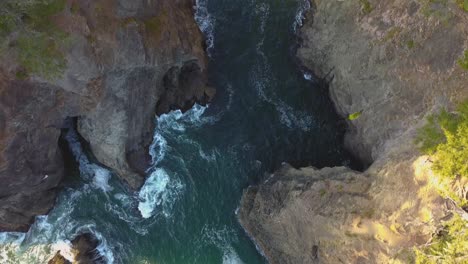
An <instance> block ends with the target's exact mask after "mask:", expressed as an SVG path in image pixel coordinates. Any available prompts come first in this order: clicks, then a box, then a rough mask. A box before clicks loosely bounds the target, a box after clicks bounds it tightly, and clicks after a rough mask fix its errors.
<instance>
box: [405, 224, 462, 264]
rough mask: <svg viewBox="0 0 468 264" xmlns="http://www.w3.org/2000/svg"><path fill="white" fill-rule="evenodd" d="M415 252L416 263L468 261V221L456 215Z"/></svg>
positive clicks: (435, 263) (434, 263)
mask: <svg viewBox="0 0 468 264" xmlns="http://www.w3.org/2000/svg"><path fill="white" fill-rule="evenodd" d="M414 253H415V263H416V264H439V263H441V264H442V263H447V264H450V263H454V264H455V263H460V264H461V263H468V223H467V222H466V221H465V220H463V219H462V218H461V217H460V216H458V215H454V217H453V218H452V219H451V220H450V221H448V222H446V223H445V225H444V227H443V229H442V230H441V231H440V232H439V233H437V234H434V236H433V238H432V242H431V243H429V245H427V246H424V247H422V248H415V249H414Z"/></svg>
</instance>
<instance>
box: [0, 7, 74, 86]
mask: <svg viewBox="0 0 468 264" xmlns="http://www.w3.org/2000/svg"><path fill="white" fill-rule="evenodd" d="M65 7H66V0H35V1H27V0H19V1H18V0H15V1H14V0H3V1H2V2H1V3H0V10H1V11H0V14H1V18H0V35H1V36H3V37H2V40H3V42H4V43H1V44H2V46H9V45H10V46H11V48H8V49H2V53H3V52H12V51H14V52H15V53H16V54H18V55H17V56H18V62H19V63H20V66H22V68H24V70H25V71H24V72H23V71H22V72H21V73H17V76H16V77H17V78H18V79H24V78H27V76H29V75H30V74H36V75H38V76H42V77H44V78H46V79H55V78H57V77H60V75H61V74H62V73H63V71H64V68H65V67H66V60H65V55H64V54H63V52H61V50H62V49H63V46H64V45H66V44H67V41H66V40H67V35H66V34H65V32H63V31H61V30H60V29H59V28H58V27H57V26H56V25H55V24H54V22H53V21H52V17H53V16H55V15H57V14H58V13H59V12H61V11H62V10H64V8H65ZM12 32H15V33H16V36H17V38H16V41H13V42H11V43H10V41H11V40H10V39H9V38H8V36H9V35H10V34H11V33H12ZM18 74H19V75H18Z"/></svg>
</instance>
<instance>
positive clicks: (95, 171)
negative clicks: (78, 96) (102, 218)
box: [65, 128, 112, 192]
mask: <svg viewBox="0 0 468 264" xmlns="http://www.w3.org/2000/svg"><path fill="white" fill-rule="evenodd" d="M65 139H66V140H67V142H68V145H69V146H70V149H71V151H72V153H73V156H74V157H75V159H76V161H77V162H78V163H79V169H80V175H81V176H82V177H83V178H84V180H87V181H91V182H92V186H93V187H94V188H96V189H101V190H102V191H104V192H109V191H112V187H111V186H110V185H109V180H110V178H111V173H110V171H109V170H107V169H105V168H103V167H101V166H99V165H97V164H94V163H91V162H90V161H89V159H88V157H87V156H86V154H85V153H84V151H83V147H82V146H81V143H80V141H79V138H78V134H77V133H76V131H75V130H74V129H72V128H70V129H69V131H68V133H67V134H66V136H65Z"/></svg>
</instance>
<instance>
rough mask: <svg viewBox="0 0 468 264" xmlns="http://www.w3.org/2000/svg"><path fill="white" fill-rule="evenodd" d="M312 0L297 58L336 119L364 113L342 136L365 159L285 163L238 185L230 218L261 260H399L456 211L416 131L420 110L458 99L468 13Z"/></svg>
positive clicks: (467, 93)
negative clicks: (342, 163) (255, 181)
mask: <svg viewBox="0 0 468 264" xmlns="http://www.w3.org/2000/svg"><path fill="white" fill-rule="evenodd" d="M313 2H314V5H313V10H312V11H311V12H310V13H309V15H308V19H307V21H306V23H305V25H304V27H303V28H302V29H301V38H302V46H301V48H300V49H299V50H298V53H297V54H298V57H299V58H300V59H301V61H302V62H303V64H304V66H306V67H307V68H309V69H311V70H312V71H313V72H314V73H315V74H316V75H317V76H318V77H322V78H325V79H326V80H327V81H329V89H330V96H331V98H332V99H333V101H334V103H335V106H336V109H337V110H338V112H339V113H340V114H341V115H342V116H343V117H347V116H348V115H349V114H352V113H356V112H361V111H362V112H361V115H360V116H359V117H358V118H357V119H355V120H352V121H351V120H348V123H349V131H348V132H347V135H346V139H345V144H346V146H347V147H348V148H349V149H350V150H351V151H352V152H353V153H354V154H356V155H357V156H359V157H360V158H361V159H362V160H363V161H364V162H365V163H366V164H371V165H370V167H369V168H368V169H367V170H366V171H365V172H363V173H359V172H354V171H351V170H349V169H345V168H324V169H321V170H317V169H314V168H303V169H300V170H295V169H292V168H289V167H286V168H283V169H281V170H279V171H278V172H276V173H275V174H274V175H273V176H272V177H271V178H270V179H268V180H267V181H266V182H264V183H262V184H260V185H259V186H256V187H250V188H249V189H247V190H246V192H245V193H244V195H243V198H242V202H241V207H240V210H239V220H240V222H241V224H242V225H243V226H244V228H245V229H246V231H247V233H249V234H250V235H251V236H252V238H253V240H254V241H255V242H256V243H257V244H258V246H259V247H260V249H261V250H262V251H263V253H264V254H265V256H266V258H267V259H268V260H269V262H270V263H393V262H394V261H395V263H408V262H409V258H411V256H412V254H411V249H412V248H413V247H414V246H418V245H424V244H425V243H427V242H428V241H429V240H430V238H431V236H432V235H433V234H434V233H435V232H436V231H437V230H438V228H440V226H441V223H442V220H444V219H448V218H450V216H451V215H452V214H453V213H454V212H455V211H457V210H459V209H457V208H456V206H454V203H453V202H452V201H451V200H450V199H445V198H444V197H441V195H440V192H439V191H438V190H439V186H438V185H439V183H440V182H438V180H437V179H438V177H437V175H434V174H433V172H432V171H431V170H430V161H429V160H428V157H425V156H421V155H420V153H418V151H417V150H416V146H415V145H414V136H415V134H416V129H417V128H418V127H420V126H421V125H422V124H424V123H425V116H426V115H427V114H429V113H431V112H433V111H434V110H436V109H438V108H440V107H442V106H444V107H448V108H449V109H451V108H452V107H453V106H454V104H455V103H457V102H459V101H461V100H463V99H465V98H467V97H468V72H467V71H465V70H463V69H462V68H461V67H459V65H458V64H457V59H458V58H459V57H461V56H462V55H463V51H464V50H466V49H468V38H467V36H468V34H467V33H468V13H466V12H464V11H463V10H462V9H460V8H459V7H458V6H457V5H455V4H453V3H451V2H450V1H448V2H444V3H437V4H435V3H433V2H432V1H399V0H394V1H339V0H333V1H320V0H317V1H313ZM328 73H330V74H328ZM458 189H465V188H464V187H462V188H458ZM398 261H400V262H398Z"/></svg>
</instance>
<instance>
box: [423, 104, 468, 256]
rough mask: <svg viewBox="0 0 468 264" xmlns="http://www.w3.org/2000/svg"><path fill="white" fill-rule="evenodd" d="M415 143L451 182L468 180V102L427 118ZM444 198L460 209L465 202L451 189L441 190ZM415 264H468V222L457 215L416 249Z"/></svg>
mask: <svg viewBox="0 0 468 264" xmlns="http://www.w3.org/2000/svg"><path fill="white" fill-rule="evenodd" d="M416 143H418V144H419V147H420V150H421V151H422V152H424V153H425V154H428V155H431V157H432V159H433V160H434V161H433V163H432V169H433V171H434V172H435V173H437V174H438V175H440V176H441V177H442V178H443V179H445V180H446V181H447V180H448V182H452V181H453V180H455V179H457V178H461V177H468V100H465V101H463V102H462V103H460V104H459V105H458V107H457V110H456V111H455V112H448V111H447V110H445V109H444V110H442V111H441V112H440V113H439V114H435V115H431V116H429V117H428V123H427V124H426V125H425V126H424V127H422V128H421V129H420V130H419V131H418V136H417V138H416ZM441 189H442V190H439V191H441V194H442V195H443V196H447V197H450V198H451V199H453V200H454V201H455V202H456V203H458V205H459V206H464V205H466V203H467V201H466V199H464V198H462V197H458V196H457V195H456V194H455V193H454V192H453V191H451V188H450V186H444V187H442V188H441ZM414 253H415V263H416V264H439V263H440V264H442V263H444V264H445V263H454V264H455V263H468V222H467V221H466V220H464V219H462V218H461V217H460V216H459V215H458V214H454V217H453V218H452V219H451V220H450V221H448V222H446V223H445V224H444V226H443V228H442V229H441V231H438V232H437V233H436V234H434V236H433V238H432V241H430V242H428V243H426V245H424V246H422V247H420V248H416V249H415V250H414Z"/></svg>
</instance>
